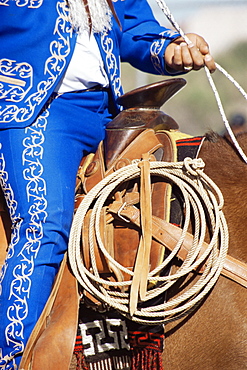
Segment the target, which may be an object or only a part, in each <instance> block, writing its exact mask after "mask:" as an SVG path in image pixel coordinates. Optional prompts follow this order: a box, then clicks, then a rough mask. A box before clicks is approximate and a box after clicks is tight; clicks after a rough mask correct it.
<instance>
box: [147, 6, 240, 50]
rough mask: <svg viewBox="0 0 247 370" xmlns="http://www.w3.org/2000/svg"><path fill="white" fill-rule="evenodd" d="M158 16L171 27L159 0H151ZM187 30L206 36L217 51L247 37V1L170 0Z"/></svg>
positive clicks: (176, 17)
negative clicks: (157, 0)
mask: <svg viewBox="0 0 247 370" xmlns="http://www.w3.org/2000/svg"><path fill="white" fill-rule="evenodd" d="M148 1H149V3H150V5H151V6H152V8H153V12H154V14H155V17H156V18H157V19H158V21H159V22H160V23H162V24H163V25H164V26H166V27H171V25H170V23H169V21H168V20H167V18H166V16H165V15H164V14H163V12H162V10H161V9H160V8H159V6H158V4H157V2H156V0H148ZM165 3H166V4H167V6H168V7H169V9H170V11H171V13H172V14H173V16H174V18H175V20H176V21H177V22H178V23H179V25H180V26H181V27H182V29H183V31H184V32H185V33H186V32H195V33H198V34H200V35H202V36H203V37H204V38H205V39H206V40H207V41H208V43H209V44H210V46H211V51H212V52H214V53H217V52H221V51H222V50H224V49H226V48H228V47H230V46H231V44H232V43H234V42H236V40H241V39H247V25H246V19H247V0H166V2H165Z"/></svg>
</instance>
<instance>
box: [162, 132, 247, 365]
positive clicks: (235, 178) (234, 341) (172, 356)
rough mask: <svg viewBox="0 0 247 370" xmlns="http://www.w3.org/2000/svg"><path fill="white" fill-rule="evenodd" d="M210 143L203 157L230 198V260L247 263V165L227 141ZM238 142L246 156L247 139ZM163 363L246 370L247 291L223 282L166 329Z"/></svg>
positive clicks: (211, 137)
mask: <svg viewBox="0 0 247 370" xmlns="http://www.w3.org/2000/svg"><path fill="white" fill-rule="evenodd" d="M208 139H209V140H207V141H205V142H204V144H203V146H202V149H201V152H200V155H199V156H200V157H201V158H202V159H203V160H204V162H205V164H206V166H205V173H206V174H207V175H208V176H209V177H211V178H212V180H213V181H214V182H215V183H216V184H217V185H218V186H219V187H220V189H221V191H222V193H223V196H224V199H225V206H224V214H225V217H226V219H227V222H228V228H229V237H230V245H229V255H231V256H232V257H235V258H238V259H240V260H241V261H243V262H247V246H246V243H247V242H246V231H247V212H246V199H247V186H246V185H247V164H245V163H244V162H243V161H242V160H241V159H240V157H239V155H238V154H237V153H236V151H235V149H234V148H233V147H232V145H231V144H230V143H229V142H228V141H227V140H226V139H223V138H221V137H219V136H217V135H215V134H209V135H208ZM238 141H239V143H240V144H241V147H242V149H243V150H244V151H245V153H247V134H241V135H240V136H239V137H238ZM163 362H164V368H165V370H200V369H203V370H221V369H222V370H223V369H224V370H244V369H247V289H246V288H243V287H242V286H240V285H238V284H236V283H235V282H232V281H230V280H228V279H227V278H225V277H220V278H219V280H218V282H217V284H216V286H215V287H214V288H213V290H212V292H211V293H210V294H209V296H208V297H207V298H206V299H205V300H204V302H202V303H201V305H200V307H198V309H197V310H196V311H195V312H194V313H193V314H191V317H187V318H186V319H184V321H181V322H174V323H170V324H168V325H167V326H166V340H165V350H164V353H163Z"/></svg>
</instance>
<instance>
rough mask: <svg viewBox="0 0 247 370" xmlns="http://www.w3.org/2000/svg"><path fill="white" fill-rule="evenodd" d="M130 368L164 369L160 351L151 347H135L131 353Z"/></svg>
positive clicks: (140, 369) (143, 369) (134, 369)
mask: <svg viewBox="0 0 247 370" xmlns="http://www.w3.org/2000/svg"><path fill="white" fill-rule="evenodd" d="M131 370H164V369H163V364H162V353H160V352H157V351H155V350H152V349H144V348H135V349H134V350H133V355H132V363H131Z"/></svg>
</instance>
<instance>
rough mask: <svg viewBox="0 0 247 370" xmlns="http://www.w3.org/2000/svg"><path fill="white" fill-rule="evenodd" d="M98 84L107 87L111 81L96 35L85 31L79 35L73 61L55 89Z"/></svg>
mask: <svg viewBox="0 0 247 370" xmlns="http://www.w3.org/2000/svg"><path fill="white" fill-rule="evenodd" d="M97 84H100V85H102V86H104V87H107V86H108V85H109V81H108V77H107V74H106V72H105V70H104V66H103V61H102V58H101V55H100V51H99V48H98V45H97V42H96V40H95V37H94V35H93V34H91V35H89V33H88V32H87V31H84V32H82V33H81V34H79V35H78V36H77V41H76V46H75V50H74V53H73V55H72V58H71V61H70V63H69V66H68V68H67V70H66V72H65V75H64V77H63V78H62V80H61V81H60V83H59V85H58V86H57V88H56V90H55V91H56V92H58V93H65V92H69V91H76V90H84V89H88V88H90V87H93V86H95V85H97Z"/></svg>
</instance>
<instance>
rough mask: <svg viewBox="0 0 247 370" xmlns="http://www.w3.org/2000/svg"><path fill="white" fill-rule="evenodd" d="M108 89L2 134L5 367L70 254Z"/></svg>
mask: <svg viewBox="0 0 247 370" xmlns="http://www.w3.org/2000/svg"><path fill="white" fill-rule="evenodd" d="M107 105H108V98H107V93H106V92H91V93H89V92H84V93H66V94H64V95H62V96H59V97H56V98H55V99H54V100H53V101H52V102H51V104H50V105H49V106H47V108H46V109H44V110H43V112H42V113H41V114H40V116H39V117H38V118H37V120H36V121H35V122H34V123H33V124H32V125H31V126H29V127H27V128H25V129H7V130H0V175H1V186H2V189H3V191H4V194H5V198H6V201H7V205H8V207H9V212H10V216H11V219H12V223H13V232H12V240H11V244H10V246H9V250H8V255H7V259H6V262H5V265H4V267H3V269H2V274H1V278H0V294H1V295H0V317H1V319H0V355H1V360H0V369H14V368H15V365H17V366H18V364H19V362H20V359H21V353H22V352H23V349H24V347H25V344H26V342H27V340H28V337H29V335H30V333H31V331H32V329H33V327H34V325H35V323H36V321H37V320H38V318H39V316H40V314H41V312H42V309H43V307H44V305H45V303H46V300H47V298H48V297H49V294H50V291H51V287H52V284H53V281H54V277H55V275H56V273H57V271H58V268H59V265H60V263H61V260H62V258H63V255H64V252H65V251H66V249H67V245H68V238H69V230H70V225H71V222H72V217H73V208H74V189H75V179H76V172H77V169H78V166H79V163H80V160H81V158H82V156H83V155H86V154H87V153H89V152H94V151H95V150H96V149H97V146H98V144H99V142H100V141H101V140H102V139H103V138H104V128H105V124H106V123H107V122H108V121H109V120H110V116H109V112H108V109H107Z"/></svg>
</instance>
